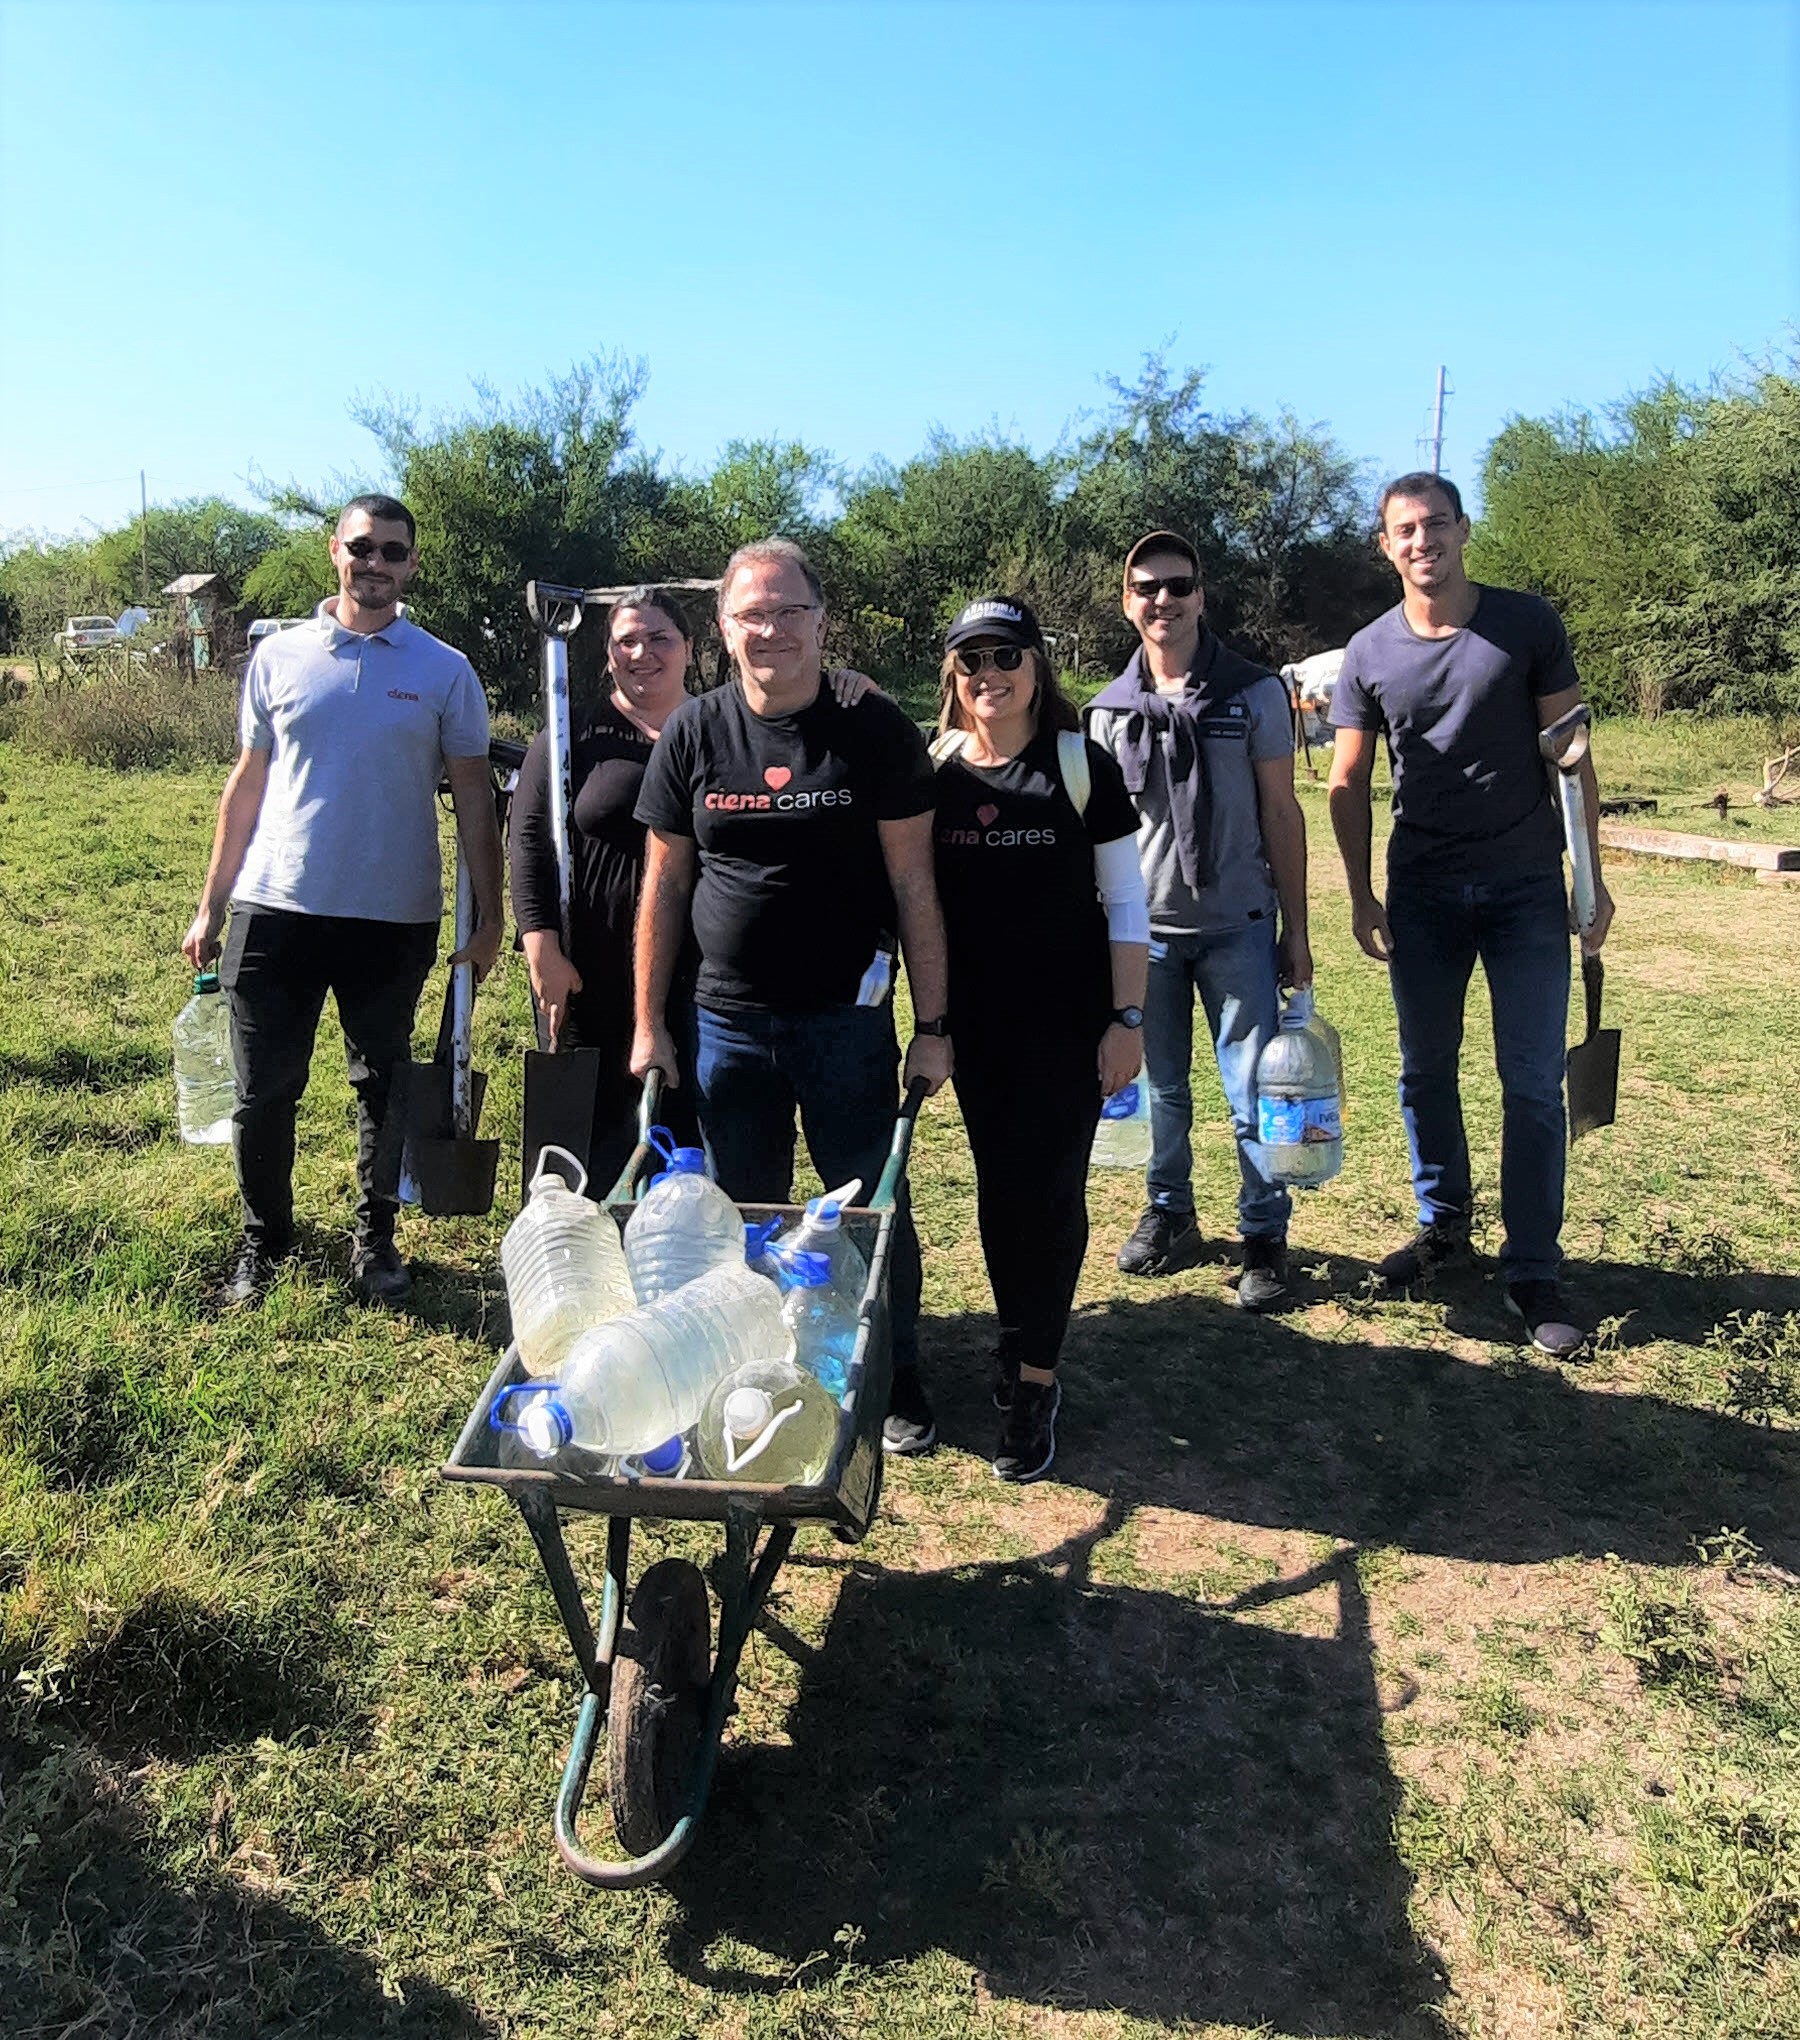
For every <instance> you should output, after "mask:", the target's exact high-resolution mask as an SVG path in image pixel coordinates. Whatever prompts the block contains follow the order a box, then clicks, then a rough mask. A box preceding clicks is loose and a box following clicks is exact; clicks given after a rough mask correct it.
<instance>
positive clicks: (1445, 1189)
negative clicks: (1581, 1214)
mask: <svg viewBox="0 0 1800 2040" xmlns="http://www.w3.org/2000/svg"><path fill="white" fill-rule="evenodd" d="M1568 911H1569V910H1568V901H1567V899H1566V897H1565V895H1564V892H1563V880H1562V873H1561V872H1560V871H1554V872H1539V873H1535V874H1534V875H1532V876H1531V877H1529V878H1513V879H1505V880H1500V881H1496V882H1495V883H1493V884H1490V885H1456V884H1444V883H1442V882H1440V883H1438V884H1435V885H1434V884H1432V883H1431V882H1430V881H1428V880H1425V879H1422V878H1413V877H1409V876H1407V875H1406V874H1405V873H1402V874H1400V875H1399V876H1398V877H1395V878H1390V880H1389V882H1388V897H1387V916H1388V925H1389V927H1390V928H1391V929H1392V930H1393V934H1394V960H1393V963H1392V964H1391V966H1390V968H1389V976H1390V977H1391V979H1392V982H1393V987H1394V1009H1395V1011H1396V1013H1397V1014H1398V1015H1399V1020H1400V1113H1401V1117H1402V1118H1403V1119H1404V1120H1405V1122H1406V1139H1407V1144H1408V1146H1409V1147H1410V1148H1411V1150H1412V1170H1413V1191H1414V1194H1415V1196H1416V1197H1417V1198H1418V1204H1419V1223H1420V1224H1421V1225H1433V1224H1437V1223H1438V1222H1440V1221H1442V1220H1449V1221H1450V1222H1451V1223H1453V1224H1454V1223H1464V1222H1466V1221H1467V1218H1468V1214H1469V1207H1470V1203H1471V1200H1472V1197H1473V1184H1472V1182H1471V1179H1470V1174H1469V1140H1468V1135H1467V1133H1466V1132H1465V1130H1464V1127H1463V1116H1462V1098H1461V1095H1460V1093H1459V1091H1458V1089H1457V1064H1458V1061H1459V1059H1460V1056H1461V1051H1462V1037H1463V1001H1464V999H1465V998H1466V996H1467V994H1468V989H1469V977H1470V974H1471V972H1472V971H1473V970H1474V967H1475V959H1476V958H1477V957H1479V958H1480V959H1481V967H1482V969H1483V970H1484V971H1485V972H1486V973H1487V981H1488V992H1489V995H1490V997H1491V999H1492V1002H1493V1008H1494V1065H1495V1068H1496V1069H1497V1070H1498V1071H1499V1073H1500V1097H1501V1108H1502V1118H1501V1136H1500V1216H1501V1220H1502V1223H1503V1224H1504V1226H1505V1228H1506V1244H1505V1245H1504V1246H1503V1247H1502V1248H1501V1251H1500V1266H1501V1270H1502V1273H1503V1274H1504V1276H1505V1278H1506V1280H1507V1281H1508V1282H1509V1283H1510V1282H1553V1281H1555V1279H1556V1277H1557V1275H1558V1273H1559V1272H1560V1271H1561V1268H1562V1243H1561V1237H1560V1236H1561V1233H1562V1214H1563V1166H1564V1159H1565V1154H1566V1135H1565V1128H1566V1123H1567V1122H1566V1119H1565V1116H1564V1110H1563V1059H1564V1055H1565V1046H1564V1044H1565V1040H1566V1037H1567V1034H1568V1024H1569V919H1568Z"/></svg>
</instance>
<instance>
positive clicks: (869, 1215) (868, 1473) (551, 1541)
mask: <svg viewBox="0 0 1800 2040" xmlns="http://www.w3.org/2000/svg"><path fill="white" fill-rule="evenodd" d="M660 1088H661V1087H660V1083H659V1081H658V1077H657V1073H656V1072H655V1071H652V1072H651V1073H650V1077H649V1079H648V1081H647V1082H646V1084H645V1086H644V1096H643V1099H642V1102H641V1104H640V1107H639V1116H638V1132H639V1140H638V1145H637V1148H636V1150H635V1152H634V1153H633V1154H632V1157H631V1159H630V1160H629V1161H628V1162H627V1163H626V1165H625V1168H624V1170H623V1172H622V1173H621V1175H620V1177H619V1180H618V1182H617V1183H616V1184H615V1185H614V1187H613V1190H612V1192H611V1194H610V1196H609V1197H608V1198H607V1201H606V1205H605V1209H606V1211H607V1213H608V1215H609V1216H610V1217H611V1218H612V1220H613V1222H614V1223H615V1224H616V1225H618V1226H620V1227H621V1228H622V1227H623V1226H624V1224H625V1221H626V1219H628V1218H629V1217H630V1215H631V1211H632V1206H633V1204H634V1202H635V1200H636V1198H637V1197H638V1196H639V1195H640V1194H641V1192H642V1189H643V1186H644V1182H645V1179H646V1177H647V1175H648V1174H649V1173H650V1172H651V1171H652V1170H653V1169H654V1168H655V1167H657V1166H659V1165H660V1158H659V1157H658V1155H657V1153H656V1150H655V1149H653V1148H652V1147H651V1146H650V1144H649V1140H648V1134H649V1129H650V1126H651V1124H652V1123H653V1121H654V1119H655V1115H656V1106H657V1099H658V1095H659V1092H660ZM924 1095H925V1087H924V1085H923V1084H919V1083H915V1084H913V1085H912V1086H910V1087H909V1089H908V1091H907V1095H906V1100H905V1103H904V1104H903V1105H902V1107H901V1109H900V1116H899V1118H898V1119H897V1121H896V1122H895V1125H894V1135H893V1141H892V1143H891V1145H890V1147H889V1150H888V1159H887V1165H886V1167H885V1168H884V1169H883V1170H882V1172H881V1180H880V1182H879V1183H878V1184H877V1185H876V1188H875V1193H874V1195H873V1196H872V1197H871V1198H870V1199H869V1202H868V1203H867V1205H864V1206H861V1207H855V1208H852V1209H850V1210H847V1211H846V1212H845V1213H844V1223H845V1225H846V1227H847V1228H848V1229H849V1232H850V1236H851V1238H852V1239H854V1240H855V1241H856V1243H857V1245H858V1246H859V1247H860V1248H861V1249H862V1251H863V1252H864V1254H865V1255H866V1256H867V1258H868V1263H869V1280H868V1286H867V1288H866V1289H865V1290H864V1293H863V1300H862V1310H861V1323H860V1325H859V1328H858V1331H857V1335H856V1345H855V1348H854V1350H853V1352H852V1355H851V1361H850V1369H849V1375H850V1386H849V1390H848V1392H847V1394H846V1396H845V1398H844V1420H843V1425H842V1428H841V1430H840V1432H839V1436H838V1445H837V1450H836V1452H835V1453H834V1454H833V1456H832V1460H831V1464H830V1465H829V1466H828V1467H827V1468H826V1471H825V1475H824V1477H823V1479H822V1480H820V1481H819V1483H818V1484H817V1485H816V1486H811V1487H776V1486H770V1485H766V1484H758V1483H756V1482H753V1481H715V1480H680V1479H666V1478H658V1477H657V1476H655V1475H653V1474H650V1473H643V1474H641V1475H640V1474H614V1473H604V1474H595V1475H593V1476H592V1477H589V1476H588V1475H586V1474H585V1473H582V1472H580V1471H579V1470H576V1469H572V1468H562V1467H558V1466H555V1465H551V1466H523V1465H518V1464H516V1463H507V1462H508V1461H509V1460H511V1459H514V1458H516V1454H515V1453H514V1452H512V1451H509V1450H508V1446H509V1441H508V1439H507V1437H506V1435H505V1434H504V1433H503V1432H502V1431H500V1430H499V1429H498V1428H496V1426H495V1425H494V1423H493V1421H492V1415H493V1410H494V1405H495V1402H496V1400H497V1399H498V1398H500V1397H501V1396H503V1395H504V1394H505V1392H506V1391H507V1390H508V1389H509V1388H512V1387H513V1386H515V1385H516V1384H518V1383H520V1382H523V1381H525V1380H527V1379H528V1378H529V1377H528V1376H527V1375H526V1373H525V1370H524V1368H523V1367H522V1366H521V1365H520V1362H519V1356H518V1353H517V1350H516V1349H515V1348H513V1347H510V1346H509V1347H508V1348H507V1351H506V1353H505V1354H504V1355H503V1356H502V1358H501V1361H500V1364H499V1365H498V1366H497V1367H496V1368H495V1369H494V1372H493V1375H492V1376H491V1377H490V1379H489V1381H488V1384H487V1386H486V1387H485V1388H484V1389H483V1390H482V1392H481V1396H480V1399H479V1400H478V1401H477V1402H476V1404H475V1407H474V1408H473V1409H472V1410H471V1411H470V1412H469V1418H468V1421H467V1423H465V1424H464V1425H463V1428H462V1434H461V1436H460V1437H459V1438H458V1439H457V1441H456V1445H455V1448H454V1449H453V1450H452V1452H451V1454H450V1457H449V1459H448V1460H447V1461H446V1462H445V1464H444V1466H443V1467H442V1468H441V1469H440V1471H441V1473H442V1476H443V1478H444V1479H445V1480H449V1481H479V1482H485V1483H486V1484H487V1485H489V1486H492V1487H497V1488H500V1489H502V1490H504V1492H505V1493H507V1494H509V1495H510V1496H511V1497H512V1499H513V1501H514V1502H515V1503H516V1504H517V1506H518V1510H519V1513H520V1515H522V1516H523V1517H524V1519H525V1527H526V1529H527V1530H528V1531H529V1532H530V1533H531V1540H532V1543H533V1544H534V1545H535V1546H536V1547H537V1553H538V1557H539V1559H540V1560H541V1561H542V1563H543V1567H544V1571H545V1573H546V1575H547V1576H548V1578H549V1582H550V1592H551V1595H552V1596H553V1598H554V1599H555V1602H556V1609H557V1613H558V1614H559V1615H560V1616H561V1617H562V1622H563V1627H564V1629H565V1630H567V1632H568V1637H569V1644H570V1647H571V1648H572V1649H573V1651H574V1653H575V1660H576V1663H577V1664H578V1665H579V1666H580V1668H581V1675H582V1678H583V1679H584V1681H585V1682H586V1686H587V1691H586V1694H585V1696H584V1697H583V1699H582V1703H581V1713H580V1715H579V1717H578V1719H577V1721H576V1724H575V1737H574V1741H573V1742H572V1743H571V1745H570V1748H569V1759H568V1762H567V1764H566V1765H565V1766H564V1767H563V1775H562V1785H561V1788H560V1790H559V1791H558V1793H557V1796H556V1846H557V1849H558V1850H559V1851H560V1853H561V1855H562V1859H563V1861H564V1863H566V1864H567V1865H568V1867H569V1868H570V1869H571V1870H572V1871H573V1872H574V1873H575V1875H576V1876H577V1877H580V1878H582V1879H583V1880H584V1881H585V1882H587V1883H589V1884H593V1885H597V1886H599V1887H600V1888H601V1889H602V1890H605V1891H626V1890H630V1889H632V1888H633V1887H634V1886H637V1885H641V1884H651V1883H654V1882H656V1881H657V1880H658V1879H660V1878H663V1877H666V1876H668V1874H669V1872H670V1871H672V1870H673V1869H674V1868H675V1866H676V1864H678V1863H679V1862H680V1861H681V1860H682V1858H683V1857H684V1856H685V1855H686V1854H687V1853H688V1851H689V1850H690V1849H691V1848H692V1847H693V1845H694V1840H695V1836H696V1835H697V1833H698V1831H699V1826H700V1820H701V1816H702V1814H703V1813H704V1812H705V1808H706V1801H707V1796H708V1794H709V1793H710V1792H711V1790H712V1782H713V1773H714V1769H715V1767H716V1765H717V1763H718V1757H719V1745H720V1740H721V1738H722V1737H723V1735H724V1732H725V1723H726V1721H727V1719H728V1718H729V1716H730V1714H731V1710H732V1702H733V1698H734V1696H735V1694H736V1690H737V1671H738V1660H739V1658H740V1657H741V1656H742V1654H743V1649H744V1645H745V1643H746V1641H747V1640H748V1638H749V1635H750V1631H751V1629H752V1627H753V1626H754V1625H755V1622H756V1620H757V1617H758V1615H759V1614H760V1613H761V1610H762V1607H763V1604H764V1603H765V1601H766V1600H767V1599H768V1594H769V1589H770V1587H771V1586H772V1585H773V1584H774V1580H775V1575H776V1573H777V1572H778V1571H779V1570H780V1568H781V1562H782V1560H783V1559H784V1558H785V1557H786V1556H787V1553H788V1549H789V1547H790V1546H791V1545H792V1543H793V1541H794V1533H795V1531H796V1530H797V1529H798V1528H799V1526H800V1525H801V1524H802V1523H825V1524H829V1525H830V1527H831V1529H832V1531H833V1533H834V1534H835V1535H836V1536H837V1537H839V1538H840V1539H842V1540H843V1541H844V1542H845V1543H851V1544H854V1543H856V1542H857V1541H859V1540H860V1539H861V1538H862V1537H863V1535H864V1534H865V1533H866V1532H867V1530H868V1528H869V1525H870V1523H871V1522H872V1521H873V1520H874V1517H875V1509H876V1504H877V1502H878V1501H879V1499H880V1495H881V1464H882V1460H881V1424H882V1419H883V1417H884V1416H885V1415H886V1414H887V1400H888V1388H889V1385H890V1383H891V1380H892V1376H893V1350H892V1338H891V1326H890V1321H889V1307H888V1268H889V1264H890V1260H891V1256H892V1252H893V1234H894V1224H895V1198H896V1194H897V1192H898V1189H899V1184H900V1179H901V1177H902V1176H903V1175H904V1174H905V1171H906V1158H907V1153H908V1151H909V1149H910V1148H911V1145H912V1134H913V1126H914V1123H915V1121H916V1120H917V1118H918V1112H919V1106H920V1104H921V1103H922V1102H923V1100H924ZM739 1209H740V1210H741V1211H742V1213H743V1215H744V1218H745V1221H746V1223H748V1224H757V1223H762V1222H766V1221H767V1220H769V1219H770V1218H773V1217H776V1216H777V1215H779V1216H780V1217H781V1218H782V1219H783V1220H784V1221H786V1223H787V1225H788V1226H789V1227H790V1228H792V1227H794V1226H796V1225H797V1224H798V1223H799V1221H800V1219H801V1218H802V1216H803V1212H802V1209H801V1207H800V1206H798V1205H769V1204H745V1205H740V1206H739ZM565 1510H574V1511H582V1512H585V1513H588V1514H593V1515H602V1516H605V1517H607V1518H608V1519H609V1521H608V1523H607V1536H606V1576H605V1579H604V1582H603V1584H602V1588H601V1600H600V1622H599V1627H598V1630H596V1628H595V1626H594V1624H593V1622H592V1621H591V1620H590V1618H589V1614H588V1607H587V1602H586V1600H585V1598H584V1596H583V1593H582V1589H581V1585H580V1582H579V1581H578V1580H577V1579H576V1576H575V1568H574V1565H573V1564H572V1562H571V1560H570V1557H569V1551H568V1547H567V1545H566V1544H565V1543H564V1541H563V1532H562V1514H563V1511H565ZM639 1516H643V1517H649V1518H660V1519H663V1520H674V1519H681V1520H685V1521H689V1522H708V1523H721V1524H723V1525H724V1533H725V1548H724V1553H723V1556H722V1558H721V1559H720V1561H719V1563H718V1564H717V1566H716V1567H715V1568H714V1574H713V1576H714V1583H715V1586H716V1588H717V1592H718V1597H719V1630H718V1638H717V1642H716V1644H715V1642H714V1639H713V1634H712V1616H711V1610H710V1606H709V1603H708V1600H707V1593H706V1580H705V1577H704V1576H703V1574H702V1573H701V1571H700V1569H699V1567H697V1566H695V1565H693V1564H691V1563H690V1562H689V1561H688V1560H686V1559H682V1558H664V1559H659V1560H658V1561H657V1562H656V1563H655V1564H653V1565H651V1566H649V1567H648V1568H647V1569H646V1570H645V1571H644V1573H643V1574H642V1576H641V1577H640V1578H639V1580H638V1581H637V1584H636V1586H635V1587H633V1586H632V1584H631V1525H632V1521H633V1519H634V1518H635V1517H639ZM602 1723H604V1725H605V1730H606V1780H607V1797H608V1799H609V1801H610V1802H611V1808H612V1817H613V1828H614V1832H615V1833H616V1834H617V1836H618V1839H619V1843H620V1845H621V1847H622V1848H624V1849H625V1850H626V1851H627V1852H628V1854H627V1856H626V1857H625V1859H624V1860H623V1861H610V1860H605V1859H602V1858H599V1857H596V1856H593V1855H590V1854H589V1853H588V1851H587V1850H586V1849H585V1848H584V1847H583V1846H582V1843H581V1839H580V1829H579V1822H580V1816H581V1806H582V1800H583V1798H584V1796H585V1794H586V1791H587V1783H588V1774H589V1772H590V1771H591V1770H592V1768H593V1764H594V1758H595V1753H596V1751H597V1749H598V1747H599V1743H600V1732H601V1726H602Z"/></svg>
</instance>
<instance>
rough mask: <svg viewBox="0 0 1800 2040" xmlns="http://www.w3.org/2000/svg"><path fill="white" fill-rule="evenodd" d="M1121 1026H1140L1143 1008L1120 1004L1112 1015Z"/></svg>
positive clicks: (1142, 1020) (1142, 1021) (1142, 1019)
mask: <svg viewBox="0 0 1800 2040" xmlns="http://www.w3.org/2000/svg"><path fill="white" fill-rule="evenodd" d="M1113 1018H1114V1019H1115V1020H1117V1021H1118V1023H1119V1025H1120V1026H1121V1027H1142V1026H1143V1024H1144V1009H1143V1008H1142V1007H1141V1006H1121V1007H1120V1008H1119V1010H1118V1011H1117V1012H1116V1013H1115V1014H1114V1015H1113Z"/></svg>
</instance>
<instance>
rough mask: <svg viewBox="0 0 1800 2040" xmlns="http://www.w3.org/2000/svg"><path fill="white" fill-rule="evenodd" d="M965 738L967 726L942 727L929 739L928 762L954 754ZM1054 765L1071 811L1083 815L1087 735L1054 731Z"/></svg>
mask: <svg viewBox="0 0 1800 2040" xmlns="http://www.w3.org/2000/svg"><path fill="white" fill-rule="evenodd" d="M968 741H969V733H968V731H967V730H944V731H942V732H941V733H940V734H939V735H937V736H935V737H933V738H932V740H931V762H932V763H933V764H934V765H941V764H942V763H943V762H944V760H945V759H946V758H954V757H956V756H957V755H958V753H959V752H961V750H962V749H963V747H964V746H965V745H966V744H967V743H968ZM1056 769H1057V771H1058V772H1059V773H1061V774H1062V783H1063V791H1064V793H1066V794H1067V795H1068V796H1069V799H1070V800H1071V801H1072V802H1073V803H1074V807H1075V812H1076V813H1077V814H1078V815H1080V816H1082V817H1083V819H1085V818H1086V816H1087V809H1088V795H1089V794H1090V793H1091V792H1092V791H1093V787H1094V774H1093V768H1092V767H1091V766H1090V765H1089V763H1088V754H1087V739H1086V738H1085V737H1084V736H1083V735H1082V734H1081V732H1080V731H1079V730H1058V731H1057V733H1056Z"/></svg>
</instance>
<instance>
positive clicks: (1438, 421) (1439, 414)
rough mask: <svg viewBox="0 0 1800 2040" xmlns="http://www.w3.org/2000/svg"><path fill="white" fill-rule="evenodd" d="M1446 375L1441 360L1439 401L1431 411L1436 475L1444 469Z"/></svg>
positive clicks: (1433, 464)
mask: <svg viewBox="0 0 1800 2040" xmlns="http://www.w3.org/2000/svg"><path fill="white" fill-rule="evenodd" d="M1444 375H1445V369H1444V364H1443V363H1442V362H1439V363H1438V377H1437V402H1436V403H1435V404H1434V405H1433V406H1432V411H1431V472H1432V473H1433V474H1434V475H1441V474H1442V473H1443V471H1444V397H1445V394H1446V393H1447V391H1448V388H1449V385H1448V384H1447V383H1446V382H1445V380H1444Z"/></svg>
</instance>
